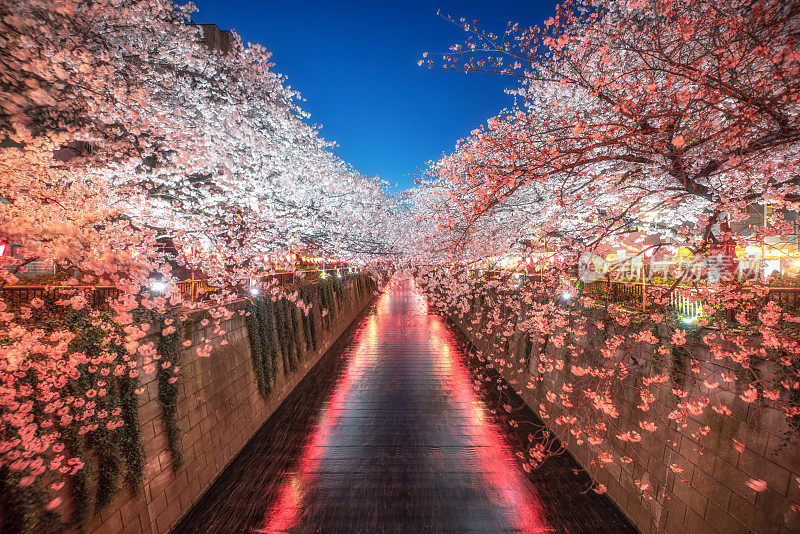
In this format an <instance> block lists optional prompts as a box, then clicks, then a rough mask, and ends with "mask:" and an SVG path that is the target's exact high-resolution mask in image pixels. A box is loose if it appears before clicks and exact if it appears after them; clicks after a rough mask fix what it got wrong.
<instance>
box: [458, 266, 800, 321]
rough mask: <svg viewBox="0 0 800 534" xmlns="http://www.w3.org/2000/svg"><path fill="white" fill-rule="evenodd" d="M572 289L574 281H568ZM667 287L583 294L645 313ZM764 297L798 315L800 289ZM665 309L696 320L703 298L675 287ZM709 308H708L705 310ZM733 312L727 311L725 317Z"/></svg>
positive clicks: (499, 275) (599, 284)
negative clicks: (652, 300)
mask: <svg viewBox="0 0 800 534" xmlns="http://www.w3.org/2000/svg"><path fill="white" fill-rule="evenodd" d="M472 271H473V274H474V275H479V276H482V277H485V278H486V279H487V280H493V279H494V280H497V279H509V280H513V279H514V278H515V277H516V278H520V277H521V278H523V279H524V280H525V281H526V282H527V283H536V282H540V281H541V280H543V278H544V277H543V275H541V274H528V273H512V272H509V271H499V270H479V269H474V270H472ZM570 283H571V285H572V284H574V283H575V280H571V282H570ZM666 287H669V286H667V285H666V284H652V283H641V282H639V283H634V282H622V281H618V280H598V281H596V282H591V283H587V284H585V285H584V286H583V288H584V289H583V291H584V292H585V293H586V294H588V295H589V296H591V297H592V298H594V299H597V300H602V301H605V302H611V303H614V304H621V305H623V306H626V307H631V308H636V309H640V310H644V309H646V308H647V306H648V302H650V301H649V300H648V299H652V298H653V297H656V296H658V295H657V291H658V290H663V289H665V288H666ZM768 289H769V292H768V293H767V295H766V296H765V297H764V300H763V304H766V303H767V302H770V301H772V302H775V303H776V304H778V305H779V306H780V307H781V308H783V309H784V310H787V311H793V312H800V287H770V288H768ZM743 290H744V291H750V290H751V289H750V288H744V289H743ZM668 307H669V308H670V309H672V310H674V311H675V312H677V313H679V314H680V315H682V316H684V317H698V316H699V315H702V314H703V297H702V295H701V290H700V289H698V288H695V287H687V286H677V287H676V288H675V289H674V290H673V291H672V292H671V293H670V294H669V301H668ZM707 308H710V306H707ZM731 313H732V312H731V311H730V310H729V311H728V314H729V315H730V314H731Z"/></svg>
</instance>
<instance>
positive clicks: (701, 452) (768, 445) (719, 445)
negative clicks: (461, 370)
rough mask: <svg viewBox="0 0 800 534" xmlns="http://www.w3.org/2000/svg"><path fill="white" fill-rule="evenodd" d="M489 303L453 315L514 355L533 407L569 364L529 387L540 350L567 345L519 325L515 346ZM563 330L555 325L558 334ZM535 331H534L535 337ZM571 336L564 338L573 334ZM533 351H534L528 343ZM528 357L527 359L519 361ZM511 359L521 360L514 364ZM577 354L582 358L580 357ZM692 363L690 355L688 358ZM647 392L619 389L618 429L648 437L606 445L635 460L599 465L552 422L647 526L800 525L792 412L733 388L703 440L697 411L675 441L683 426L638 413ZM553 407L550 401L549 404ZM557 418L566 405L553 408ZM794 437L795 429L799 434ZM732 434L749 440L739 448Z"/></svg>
mask: <svg viewBox="0 0 800 534" xmlns="http://www.w3.org/2000/svg"><path fill="white" fill-rule="evenodd" d="M486 311H487V310H483V309H472V310H471V311H469V312H468V313H466V314H464V315H461V314H459V313H447V315H448V316H449V317H450V319H451V320H452V321H453V323H454V324H455V325H456V326H457V327H458V328H459V329H460V330H461V331H462V332H463V333H464V334H465V335H466V337H467V338H468V339H469V340H470V341H471V342H472V344H473V345H474V346H475V347H476V348H477V349H479V350H480V351H482V352H483V353H484V354H486V355H493V356H494V357H493V360H494V361H495V362H497V361H498V360H501V359H503V360H505V362H507V363H506V364H500V365H498V364H495V365H494V367H495V368H496V369H498V370H499V371H500V372H501V374H502V375H503V376H504V378H505V379H506V380H507V381H508V382H509V383H511V384H512V386H513V387H514V389H516V390H518V391H519V390H521V392H522V397H523V399H524V400H525V402H526V403H527V404H528V405H529V406H531V407H532V408H533V409H534V411H537V410H538V406H539V405H540V403H542V402H543V401H544V400H545V399H544V395H545V392H546V391H548V390H550V391H560V390H561V385H562V384H563V383H564V380H565V374H567V371H566V370H568V369H569V365H565V366H564V368H565V371H561V372H555V373H545V374H543V375H542V377H543V381H538V382H535V385H534V387H533V388H528V387H526V384H527V383H528V382H529V378H530V377H531V376H532V374H538V373H539V371H538V363H539V362H538V359H537V355H538V354H540V351H541V350H544V351H545V354H546V355H547V356H548V357H550V358H563V354H562V351H563V350H565V349H561V348H556V347H554V346H553V345H552V344H550V345H548V346H545V347H544V348H543V349H542V347H539V346H538V343H537V342H534V343H533V344H532V346H531V345H530V344H529V343H528V339H527V336H526V335H525V334H524V333H522V332H520V331H519V330H517V331H516V333H515V334H514V335H513V336H512V337H511V339H510V342H509V343H508V345H507V346H506V345H505V340H504V339H503V340H501V338H500V336H499V335H498V334H497V333H489V332H487V331H486V328H485V325H486V315H487V314H486ZM558 334H559V332H551V335H552V336H556V335H558ZM534 337H536V336H534ZM571 342H572V343H573V344H575V345H579V346H582V347H584V348H591V347H592V346H595V347H596V346H598V345H602V344H603V340H602V337H601V336H598V334H597V332H595V333H594V335H592V332H588V333H587V334H586V335H585V336H582V337H581V338H580V339H572V340H571ZM565 344H566V343H565ZM527 347H530V349H529V350H530V352H528V353H526V348H527ZM697 350H701V349H695V352H694V354H693V356H694V357H696V358H702V359H704V361H706V362H708V361H713V358H710V357H708V355H707V354H702V353H698V352H697ZM520 359H521V360H522V361H527V362H528V365H527V366H524V365H523V366H522V370H520V369H519V368H520V365H517V364H516V362H518V361H520ZM511 362H514V363H513V364H512V363H511ZM572 363H578V362H572ZM681 365H682V366H683V368H684V369H688V368H689V365H690V363H689V362H688V361H684V362H682V364H681ZM690 374H691V373H687V374H686V380H687V383H686V384H684V387H686V388H693V387H698V385H697V384H693V383H691V381H692V377H691V376H689V375H690ZM671 387H672V386H671V385H670V384H662V385H661V387H660V388H659V389H658V390H657V392H656V390H653V391H654V393H656V395H655V396H656V401H655V402H656V403H661V404H662V406H661V407H660V409H659V411H660V412H662V413H664V412H663V411H662V410H664V409H666V410H667V411H671V410H672V409H674V408H675V405H676V402H677V401H676V396H675V395H674V394H673V393H672V391H671ZM639 401H640V399H639V396H638V393H637V392H636V391H632V388H627V387H624V386H623V387H622V388H621V391H619V392H617V394H616V397H615V398H614V403H615V405H616V406H617V407H618V408H619V411H620V415H619V418H618V419H617V420H616V421H617V426H618V430H619V431H622V432H624V431H628V430H636V431H638V432H640V434H641V435H642V441H641V442H640V443H630V442H616V443H610V444H608V447H609V448H608V449H607V450H608V452H610V453H612V454H614V456H615V457H616V458H619V457H621V456H631V457H634V456H635V457H636V458H638V459H639V460H641V461H637V462H636V463H633V464H624V463H619V462H614V463H611V464H607V465H605V466H603V467H602V468H601V467H600V465H602V464H599V462H596V461H592V460H591V458H596V454H594V455H590V454H589V450H588V449H587V445H586V444H585V443H584V444H582V445H578V444H577V443H576V440H575V439H574V437H573V436H571V435H568V433H567V432H566V430H565V429H564V427H563V426H561V427H557V426H554V425H550V427H549V428H550V429H551V430H553V431H554V432H555V434H556V435H557V436H558V437H559V439H561V441H562V443H564V444H566V447H567V449H568V450H569V451H570V453H571V454H572V455H573V456H574V457H575V458H576V459H577V460H578V462H580V463H581V465H583V467H584V468H586V470H587V471H588V472H589V473H590V475H591V476H592V477H593V478H594V480H595V481H596V482H598V483H600V484H604V485H605V486H606V487H607V491H608V493H607V494H608V496H609V497H611V498H612V499H613V500H614V502H615V503H616V504H617V505H618V506H619V508H620V509H621V510H622V511H623V512H624V513H625V514H626V515H627V516H628V518H629V519H630V520H631V522H633V523H634V524H635V525H636V526H637V528H638V529H639V530H640V531H641V532H643V533H645V534H648V533H662V532H663V533H669V534H706V533H707V534H745V533H748V532H753V533H757V534H789V533H792V532H794V533H796V532H800V512H796V511H793V510H792V506H793V505H794V506H796V507H798V509H799V510H800V479H799V478H798V477H800V447H799V446H798V442H797V439H796V438H790V439H787V437H789V436H791V435H792V432H790V428H789V426H788V423H787V420H786V418H785V417H784V416H783V415H782V414H781V413H778V412H776V411H775V410H771V409H767V408H764V407H759V406H758V405H757V404H755V403H753V404H746V403H744V402H743V401H742V400H740V399H739V398H738V397H736V396H735V395H730V394H729V396H728V397H727V398H725V399H724V402H725V404H727V405H728V406H729V407H730V409H731V410H732V411H733V414H732V415H726V416H722V415H717V414H714V413H712V414H711V416H709V417H708V418H707V419H706V420H705V421H704V423H702V424H708V425H709V426H710V427H711V431H710V433H709V434H708V435H707V436H706V437H705V438H704V440H703V443H702V445H701V444H699V443H698V442H697V441H696V440H695V439H694V438H693V437H692V435H691V434H692V433H693V432H696V430H697V429H698V428H699V426H700V425H701V423H700V422H699V421H696V420H689V427H688V428H687V429H685V430H680V431H678V432H677V434H678V439H677V440H676V441H677V445H674V444H672V443H668V442H669V441H671V440H673V439H674V438H675V435H676V434H675V433H670V434H667V433H666V432H664V431H663V430H662V429H660V430H659V431H656V432H655V433H653V434H650V433H649V432H644V431H641V429H640V427H639V424H638V423H639V420H640V416H641V415H642V412H641V411H640V410H638V409H636V408H635V406H636V404H637V403H638V402H639ZM549 406H552V405H549ZM548 409H549V410H550V416H551V417H550V419H549V420H548V421H553V420H554V419H555V418H556V417H558V416H559V415H560V414H559V413H558V412H556V411H555V410H554V409H550V408H548ZM794 435H795V436H796V434H794ZM733 439H736V440H738V441H739V442H740V443H741V444H742V445H743V446H744V448H743V449H742V451H741V452H739V451H738V450H737V449H736V447H735V446H734V443H733ZM673 463H674V464H678V465H680V466H681V467H683V469H684V471H683V472H682V473H680V474H676V473H674V472H673V471H672V470H671V469H670V468H669V467H668V466H669V465H670V464H673ZM751 478H752V479H760V480H764V481H766V482H767V489H766V490H765V491H762V492H756V491H754V490H752V489H751V488H749V487H748V486H747V484H746V482H747V481H748V480H750V479H751ZM637 479H639V480H641V481H642V482H645V483H648V484H649V485H650V490H649V491H648V493H647V494H646V495H643V494H642V492H641V491H640V490H639V489H638V488H637V487H636V486H635V485H634V480H637Z"/></svg>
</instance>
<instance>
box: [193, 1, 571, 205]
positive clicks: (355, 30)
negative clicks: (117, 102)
mask: <svg viewBox="0 0 800 534" xmlns="http://www.w3.org/2000/svg"><path fill="white" fill-rule="evenodd" d="M194 3H195V5H196V6H197V7H198V9H199V12H198V13H195V14H194V16H193V19H194V21H195V22H197V23H215V24H217V25H218V26H219V27H220V28H222V29H224V30H227V29H235V30H236V31H237V32H238V33H239V34H240V35H241V36H242V39H243V41H244V42H245V43H247V42H254V43H255V42H258V43H261V44H262V45H264V46H265V47H266V48H267V49H268V50H269V51H271V52H272V53H273V61H274V63H275V70H276V71H277V72H280V73H282V74H284V75H286V76H287V77H288V83H289V85H291V86H292V87H293V88H294V89H296V90H298V91H300V93H301V94H302V95H303V98H305V99H306V102H303V103H302V107H303V108H304V109H305V110H306V111H308V112H310V113H311V119H310V122H311V123H316V124H322V125H323V129H322V135H323V137H325V138H326V139H329V140H333V141H336V142H337V143H338V145H339V147H338V148H337V149H336V151H337V153H338V154H339V155H340V156H341V157H342V158H343V159H345V160H346V161H348V162H349V163H351V164H352V165H353V166H354V167H355V168H356V169H358V170H360V171H361V172H363V173H365V174H367V175H370V176H374V175H379V176H380V177H381V178H383V179H384V180H386V181H387V182H389V183H390V184H391V185H392V186H393V187H394V184H395V182H397V183H398V184H399V185H398V189H401V190H402V189H406V188H409V187H411V186H413V180H414V178H415V177H417V176H419V174H420V172H421V170H422V169H424V168H425V163H426V162H427V161H429V160H432V159H438V157H439V156H440V155H441V154H442V153H447V152H450V151H452V149H453V147H454V146H455V143H456V141H457V140H458V139H459V138H461V137H464V136H465V135H467V134H468V133H469V131H470V130H472V129H473V128H474V127H475V126H477V125H479V124H481V123H483V122H485V121H486V119H488V118H489V117H491V116H492V115H494V114H496V113H497V112H498V111H499V110H501V109H502V108H504V107H510V106H512V105H513V97H512V96H509V95H507V94H505V93H504V92H503V90H504V89H505V88H514V87H515V86H516V85H515V84H516V82H515V80H514V79H512V78H508V77H501V76H497V75H487V74H464V73H461V72H445V71H441V70H429V69H427V68H425V67H418V66H417V61H418V60H419V59H421V57H422V53H423V52H424V51H426V50H427V51H430V52H435V51H444V50H446V49H447V47H448V46H449V45H450V44H453V43H456V42H461V41H462V40H463V32H462V31H461V30H459V29H458V28H456V27H455V26H453V25H451V24H449V23H447V22H445V21H444V20H442V19H441V18H440V17H438V16H437V15H436V11H437V9H441V12H442V14H451V15H453V16H454V17H456V18H459V17H465V18H467V19H468V20H473V19H477V20H479V21H480V23H481V25H482V26H483V27H484V28H486V29H489V30H492V31H494V32H495V33H500V32H502V31H503V30H504V29H505V24H506V22H507V21H509V20H513V21H515V22H519V23H520V25H521V26H522V25H525V26H530V25H534V24H540V23H541V22H542V21H544V20H545V19H546V18H547V17H549V16H551V15H552V14H553V13H554V10H555V5H556V3H557V2H555V1H554V0H527V1H526V0H496V1H488V0H486V1H481V0H464V1H455V0H404V1H394V0H392V1H386V0H374V1H372V2H369V1H361V2H359V1H336V0H327V1H326V0H306V1H291V0H288V1H282V2H277V1H271V0H262V1H257V0H249V1H248V0H194Z"/></svg>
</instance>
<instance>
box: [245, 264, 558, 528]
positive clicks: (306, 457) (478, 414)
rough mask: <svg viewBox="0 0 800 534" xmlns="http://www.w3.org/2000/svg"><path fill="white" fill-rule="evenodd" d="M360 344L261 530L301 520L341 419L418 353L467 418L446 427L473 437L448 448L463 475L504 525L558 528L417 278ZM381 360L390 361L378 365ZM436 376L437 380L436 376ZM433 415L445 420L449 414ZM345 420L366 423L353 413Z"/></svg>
mask: <svg viewBox="0 0 800 534" xmlns="http://www.w3.org/2000/svg"><path fill="white" fill-rule="evenodd" d="M401 336H402V337H401ZM355 345H356V346H355V348H354V349H353V350H352V352H351V355H350V356H349V361H348V362H347V365H346V368H345V369H344V371H343V372H342V376H341V378H340V379H339V382H338V383H337V385H336V388H335V390H334V392H333V394H332V396H331V398H330V399H329V400H328V403H327V405H326V407H325V409H324V410H323V412H322V415H321V418H320V421H319V425H318V426H317V427H316V428H315V430H314V431H313V433H312V435H311V436H310V439H309V441H308V443H307V444H306V445H305V446H304V448H303V450H302V453H301V457H300V458H299V460H298V463H297V466H296V471H295V474H293V475H291V476H290V477H289V478H288V479H287V481H286V482H285V483H284V485H283V486H282V487H281V489H280V491H279V493H278V497H277V498H276V500H275V502H274V503H273V505H272V507H271V508H270V510H269V511H268V512H267V514H266V516H265V518H264V523H263V527H262V529H261V530H260V532H285V531H287V530H291V529H293V528H298V519H299V518H300V516H301V514H302V512H303V509H304V507H306V506H308V504H309V503H308V502H306V501H307V499H308V496H307V495H306V494H305V492H304V489H305V488H308V487H310V486H311V485H312V484H313V483H314V482H315V478H316V477H324V476H325V475H324V474H320V473H318V469H319V467H320V464H321V462H323V461H324V460H325V455H326V453H327V451H328V450H329V449H328V447H330V446H332V445H337V444H340V443H339V442H340V441H341V439H340V437H339V436H338V435H337V430H338V429H337V427H340V426H341V424H342V423H343V422H345V421H347V419H348V418H349V417H353V415H352V414H353V413H354V412H353V410H354V409H355V408H356V407H357V408H358V409H360V410H364V409H365V408H367V407H369V406H372V404H370V402H375V399H374V398H373V396H374V391H371V388H378V387H379V386H380V387H385V386H386V384H385V383H381V384H376V383H374V382H375V381H376V380H377V379H376V378H375V376H376V374H378V372H379V371H381V370H382V372H383V376H385V374H386V367H385V366H387V365H388V366H389V367H388V369H394V368H397V367H402V364H403V363H404V362H403V361H401V360H398V358H408V359H410V358H418V360H417V361H415V362H413V364H414V365H415V366H416V367H415V369H420V368H422V369H423V370H429V376H428V377H425V378H426V379H427V381H426V382H425V383H429V382H431V383H433V384H434V386H432V387H433V388H435V389H436V391H435V394H436V395H438V396H439V397H442V398H445V399H446V401H447V402H446V405H447V406H448V407H449V409H452V410H454V411H451V412H448V413H451V414H455V417H453V418H454V419H455V418H457V419H458V420H459V421H462V423H461V425H462V426H458V427H456V425H455V424H453V425H452V427H453V428H458V430H452V429H450V428H449V427H448V428H446V429H445V430H444V431H443V432H446V433H447V436H450V435H452V439H454V440H456V441H457V440H459V439H461V440H462V441H463V442H464V443H467V442H469V444H470V445H469V447H467V446H466V445H465V446H464V447H462V448H461V449H454V450H469V451H470V454H472V456H470V457H469V458H465V457H463V456H462V453H458V452H456V453H449V454H451V456H450V457H449V458H447V459H446V461H448V462H450V464H453V465H457V466H466V468H467V470H468V471H469V472H468V473H466V474H464V475H463V477H466V478H468V480H470V481H474V482H476V483H477V484H478V485H479V486H480V487H481V488H482V490H484V491H485V494H486V504H487V506H489V507H490V509H491V510H492V514H493V515H495V516H498V517H499V518H500V520H501V522H502V523H503V525H504V527H505V528H508V529H511V530H515V531H518V532H528V533H541V532H552V531H553V528H552V527H550V526H549V525H548V524H547V522H546V520H545V518H544V513H543V510H542V507H541V504H540V503H539V501H538V499H537V497H536V490H535V488H534V487H533V484H532V483H531V482H530V480H529V479H528V478H527V477H526V475H525V473H524V472H523V471H522V469H521V467H520V466H519V463H518V462H517V461H516V458H515V457H514V455H513V452H512V450H511V448H510V447H509V445H508V444H507V443H506V442H505V441H504V438H503V436H502V434H501V432H500V430H499V428H498V427H497V426H496V423H495V422H493V421H491V420H490V419H489V418H487V417H486V416H485V409H486V407H485V405H484V403H483V402H482V401H481V400H480V399H479V398H478V397H477V395H476V393H475V392H474V390H473V385H472V378H471V377H470V374H469V371H468V369H467V367H466V365H465V363H464V361H463V355H462V354H461V352H460V351H459V349H458V348H456V345H455V341H454V338H453V336H452V334H451V333H450V332H449V331H448V330H447V327H445V325H444V324H443V323H442V320H441V319H440V318H439V317H437V316H435V315H428V306H427V302H426V301H425V299H424V297H423V296H422V294H421V292H420V290H419V288H418V287H416V286H415V285H414V283H413V281H411V280H409V279H406V278H401V277H399V276H398V277H395V279H393V281H392V282H391V283H390V285H389V287H387V289H386V291H384V293H383V294H382V295H381V296H380V298H379V300H378V303H377V305H376V310H375V311H374V312H373V313H372V314H371V315H370V316H369V318H368V319H367V321H366V325H365V326H364V327H363V330H362V331H361V332H360V333H359V334H358V337H357V339H356V342H355ZM398 347H413V348H414V349H416V348H417V347H419V354H418V355H417V354H412V353H403V352H402V350H400V349H398ZM398 354H400V356H398ZM387 362H388V363H387ZM382 365H384V368H383V369H379V367H380V366H382ZM392 365H394V366H395V367H392ZM431 377H433V378H434V380H432V381H431V380H430V378H431ZM397 387H401V386H400V385H398V386H397ZM410 416H413V414H412V415H410ZM451 417H452V416H451ZM361 421H363V418H362V419H361ZM426 423H427V424H429V425H430V422H428V421H420V423H419V424H420V425H425V424H426ZM435 423H436V424H445V425H446V424H447V423H448V421H446V420H445V421H437V422H435ZM347 424H349V425H358V424H363V423H359V422H357V421H355V419H353V420H351V421H347ZM428 428H430V427H428ZM364 431H365V432H369V431H370V429H368V428H366V429H364ZM464 433H466V435H464ZM443 435H444V434H443ZM448 439H450V438H448ZM454 445H456V446H459V445H461V444H460V443H454ZM450 464H448V465H450ZM349 467H352V466H349ZM465 506H467V505H466V504H465ZM322 527H323V528H324V525H322Z"/></svg>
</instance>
